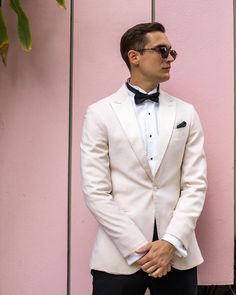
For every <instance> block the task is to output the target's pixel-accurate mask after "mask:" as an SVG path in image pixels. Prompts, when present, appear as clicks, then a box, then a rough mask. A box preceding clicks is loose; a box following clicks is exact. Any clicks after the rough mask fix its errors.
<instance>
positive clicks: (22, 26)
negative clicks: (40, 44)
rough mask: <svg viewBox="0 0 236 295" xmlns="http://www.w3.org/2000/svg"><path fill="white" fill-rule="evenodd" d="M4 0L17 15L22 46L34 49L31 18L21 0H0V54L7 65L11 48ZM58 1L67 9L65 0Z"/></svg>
mask: <svg viewBox="0 0 236 295" xmlns="http://www.w3.org/2000/svg"><path fill="white" fill-rule="evenodd" d="M3 2H8V4H9V7H10V8H11V9H12V10H13V11H14V12H15V13H16V15H17V19H18V23H17V32H18V37H19V41H20V44H21V47H22V49H23V50H24V51H30V50H31V49H32V36H31V31H30V23H29V19H28V16H27V15H26V13H25V12H24V10H23V8H22V5H21V3H20V0H5V1H4V0H0V56H1V58H2V62H3V63H4V64H5V65H6V64H7V54H8V49H9V37H8V32H7V26H6V23H5V20H4V16H3V11H2V7H3ZM56 2H57V3H58V5H59V6H60V7H61V8H64V9H65V0H56Z"/></svg>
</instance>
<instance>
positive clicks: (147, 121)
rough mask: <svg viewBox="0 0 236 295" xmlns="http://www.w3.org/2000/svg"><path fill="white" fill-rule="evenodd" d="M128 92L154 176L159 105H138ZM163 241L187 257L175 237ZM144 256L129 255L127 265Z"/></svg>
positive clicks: (153, 91) (147, 101) (147, 102)
mask: <svg viewBox="0 0 236 295" xmlns="http://www.w3.org/2000/svg"><path fill="white" fill-rule="evenodd" d="M129 84H130V83H129ZM130 85H131V86H132V87H133V88H135V89H137V90H139V91H140V92H143V93H146V94H147V92H145V91H144V90H143V89H141V88H139V87H137V86H135V85H132V84H130ZM156 90H157V89H156V88H155V89H153V90H152V91H150V92H148V94H152V93H155V92H156ZM127 91H128V94H129V97H130V100H131V101H132V104H133V107H134V110H135V113H136V117H137V122H138V125H139V129H140V134H141V136H142V138H143V144H144V148H145V151H146V156H147V159H148V163H149V165H150V168H151V171H152V174H153V175H155V173H156V159H157V155H158V146H159V132H158V111H159V103H156V102H153V101H151V100H146V101H145V102H144V103H142V104H139V105H136V104H135V102H134V93H133V92H131V91H130V90H128V89H127ZM161 239H162V240H166V241H168V242H169V243H171V244H172V245H174V246H175V248H176V255H178V256H180V257H186V256H187V251H186V249H185V247H184V246H183V244H182V242H181V241H180V240H179V239H178V238H176V237H175V236H173V235H170V234H164V236H163V237H162V238H161ZM143 246H144V245H143ZM144 255H145V254H138V253H133V254H131V255H129V256H128V257H126V260H127V263H128V264H129V265H131V264H133V263H134V262H136V261H137V260H139V259H140V258H141V257H142V256H144Z"/></svg>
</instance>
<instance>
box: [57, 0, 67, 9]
mask: <svg viewBox="0 0 236 295" xmlns="http://www.w3.org/2000/svg"><path fill="white" fill-rule="evenodd" d="M56 1H57V3H58V4H59V6H60V7H62V8H66V5H65V0H56Z"/></svg>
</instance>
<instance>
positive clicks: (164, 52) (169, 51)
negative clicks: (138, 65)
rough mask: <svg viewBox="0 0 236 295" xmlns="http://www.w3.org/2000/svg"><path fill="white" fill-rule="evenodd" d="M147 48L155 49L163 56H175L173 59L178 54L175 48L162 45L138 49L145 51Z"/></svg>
mask: <svg viewBox="0 0 236 295" xmlns="http://www.w3.org/2000/svg"><path fill="white" fill-rule="evenodd" d="M146 50H152V51H155V52H157V53H158V54H160V55H161V57H162V58H167V57H168V56H169V54H170V55H171V56H172V57H173V59H176V56H177V52H176V51H175V50H173V49H171V48H168V47H166V46H160V45H158V46H156V47H153V48H143V49H137V50H136V51H139V52H143V51H146Z"/></svg>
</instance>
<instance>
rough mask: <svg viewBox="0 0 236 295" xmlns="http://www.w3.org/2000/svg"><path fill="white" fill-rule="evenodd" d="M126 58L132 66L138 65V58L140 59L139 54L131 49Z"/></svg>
mask: <svg viewBox="0 0 236 295" xmlns="http://www.w3.org/2000/svg"><path fill="white" fill-rule="evenodd" d="M128 58H129V62H130V64H132V65H138V64H139V58H140V53H139V52H138V51H135V50H133V49H131V50H129V51H128Z"/></svg>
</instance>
